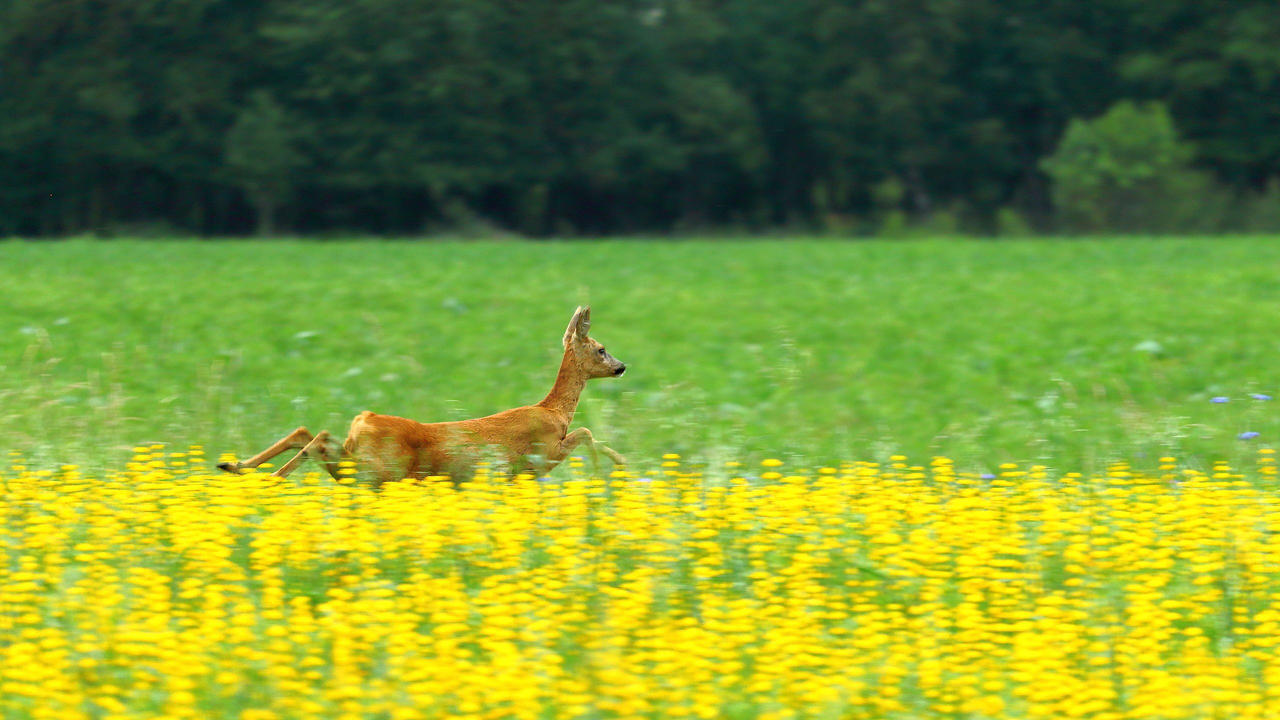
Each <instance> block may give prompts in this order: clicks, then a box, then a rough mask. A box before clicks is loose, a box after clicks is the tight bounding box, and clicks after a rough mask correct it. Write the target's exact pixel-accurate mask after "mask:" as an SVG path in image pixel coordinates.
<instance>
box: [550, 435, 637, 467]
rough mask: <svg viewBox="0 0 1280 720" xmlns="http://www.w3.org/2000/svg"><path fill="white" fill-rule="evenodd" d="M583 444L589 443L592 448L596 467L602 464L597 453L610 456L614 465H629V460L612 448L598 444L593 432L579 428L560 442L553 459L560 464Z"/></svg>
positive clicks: (588, 445)
mask: <svg viewBox="0 0 1280 720" xmlns="http://www.w3.org/2000/svg"><path fill="white" fill-rule="evenodd" d="M583 442H585V443H587V447H588V448H590V450H591V457H592V459H593V460H595V461H596V465H599V464H600V462H599V459H598V457H597V454H596V453H597V452H602V453H604V454H605V455H608V456H609V459H610V460H612V461H613V464H614V465H625V464H627V459H626V458H624V457H622V456H621V455H619V454H618V453H616V452H614V450H613V449H612V448H610V447H608V446H607V445H605V444H604V443H601V442H596V439H595V436H593V435H592V434H591V431H590V430H588V429H586V428H578V429H577V430H574V431H573V432H571V433H569V434H568V435H565V436H564V439H563V440H561V441H560V447H558V448H556V453H555V455H554V456H553V457H552V460H554V461H555V462H560V461H561V460H563V459H565V457H566V456H567V455H568V454H569V452H570V451H571V450H573V449H574V448H575V447H577V446H578V445H579V444H581V443H583Z"/></svg>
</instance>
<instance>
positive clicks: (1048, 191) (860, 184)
mask: <svg viewBox="0 0 1280 720" xmlns="http://www.w3.org/2000/svg"><path fill="white" fill-rule="evenodd" d="M779 229H784V230H792V229H797V230H802V231H806V232H820V233H831V234H838V235H849V236H858V235H882V236H895V235H906V234H910V233H913V232H924V233H933V234H948V233H957V232H965V233H980V234H1000V235H1028V234H1039V233H1054V234H1072V233H1113V232H1125V233H1135V232H1137V233H1146V232H1151V233H1216V232H1265V231H1273V232H1274V231H1277V230H1280V4H1277V3H1276V2H1274V0H1240V1H1237V2H1232V3H1204V2H1194V1H1191V0H1166V1H1164V2H1148V1H1144V0H1089V1H1087V2H1081V1H1079V0H1043V1H1036V2H1030V1H1028V0H1000V1H996V0H963V1H957V0H894V1H889V0H791V1H790V2H776V0H611V1H610V2H599V1H598V0H432V1H431V2H422V1H420V0H182V1H181V2H166V1H163V0H132V1H130V2H118V1H114V0H4V2H3V3H0V237H4V236H24V237H64V236H70V235H84V234H98V235H105V236H115V235H133V236H148V235H164V236H174V235H191V236H235V235H254V234H260V235H272V234H292V235H325V234H336V233H348V234H351V233H356V234H370V235H409V236H422V235H430V234H433V233H451V234H464V235H465V234H469V233H481V234H509V235H512V236H525V237H548V236H557V237H571V236H580V235H581V236H601V235H643V234H672V233H675V234H678V233H704V234H706V233H712V232H718V231H723V232H727V233H739V234H741V233H756V232H771V231H776V230H779Z"/></svg>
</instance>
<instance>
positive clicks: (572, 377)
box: [538, 349, 587, 422]
mask: <svg viewBox="0 0 1280 720" xmlns="http://www.w3.org/2000/svg"><path fill="white" fill-rule="evenodd" d="M586 385H587V375H586V373H584V372H582V370H581V368H579V367H578V363H577V358H576V357H574V354H573V350H572V349H570V350H566V351H565V353H564V359H563V360H561V361H560V372H558V373H557V374H556V384H555V385H552V386H551V392H549V393H547V396H546V397H545V398H543V399H542V402H540V403H538V405H540V406H542V407H544V408H547V409H548V410H551V411H553V412H556V413H559V414H561V415H563V416H564V417H565V419H566V422H568V421H572V420H573V413H574V411H576V410H577V409H578V397H579V396H580V395H582V388H584V387H586Z"/></svg>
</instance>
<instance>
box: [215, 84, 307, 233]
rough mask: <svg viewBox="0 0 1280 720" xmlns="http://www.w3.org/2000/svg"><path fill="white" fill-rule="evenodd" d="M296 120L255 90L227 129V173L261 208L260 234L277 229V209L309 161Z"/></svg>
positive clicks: (269, 98) (259, 217) (266, 96)
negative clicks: (299, 145) (298, 146)
mask: <svg viewBox="0 0 1280 720" xmlns="http://www.w3.org/2000/svg"><path fill="white" fill-rule="evenodd" d="M296 128H297V125H296V121H295V120H293V119H291V118H289V117H288V114H287V113H286V111H285V109H284V108H283V107H281V106H280V104H279V103H278V102H276V101H275V98H273V97H271V94H270V93H268V92H267V91H265V90H261V91H258V92H255V93H253V95H252V97H250V99H249V104H248V105H247V106H245V108H244V109H243V110H242V111H241V112H240V113H239V114H238V115H237V116H236V121H235V124H234V125H232V126H231V129H230V130H229V131H228V132H227V157H226V165H227V172H228V174H230V175H231V176H232V177H233V178H234V179H235V181H236V183H237V184H238V185H240V186H241V187H243V188H244V189H245V191H246V192H247V193H249V195H250V197H252V198H253V199H254V205H255V206H256V207H257V210H258V233H259V234H261V235H270V234H271V233H272V232H274V230H275V221H274V219H275V208H276V206H277V204H278V203H279V202H280V201H282V200H284V199H286V198H287V197H288V195H289V193H290V191H291V190H292V187H293V183H294V182H295V181H294V177H296V173H297V172H298V170H300V169H301V168H302V167H303V164H304V162H305V160H304V158H303V157H302V155H301V153H299V152H298V150H297V149H296V148H295V145H296V143H297V129H296Z"/></svg>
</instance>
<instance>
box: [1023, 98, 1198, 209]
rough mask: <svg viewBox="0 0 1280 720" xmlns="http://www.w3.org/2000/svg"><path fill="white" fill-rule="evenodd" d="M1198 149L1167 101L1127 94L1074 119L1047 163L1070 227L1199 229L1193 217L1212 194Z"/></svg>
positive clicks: (1057, 197) (1047, 171) (1059, 204)
mask: <svg viewBox="0 0 1280 720" xmlns="http://www.w3.org/2000/svg"><path fill="white" fill-rule="evenodd" d="M1192 154H1193V153H1192V149H1191V147H1190V146H1189V145H1187V144H1186V143H1184V142H1182V141H1181V140H1180V139H1179V137H1178V132H1177V129H1176V128H1175V127H1174V123H1173V117H1172V116H1171V115H1170V114H1169V111H1168V109H1167V108H1165V107H1164V106H1163V105H1161V104H1158V103H1145V104H1138V103H1133V102H1129V101H1124V102H1120V103H1117V104H1116V105H1114V106H1113V107H1112V108H1111V109H1109V110H1108V111H1107V112H1106V113H1105V114H1103V115H1102V116H1100V117H1098V118H1095V119H1093V120H1088V121H1085V120H1073V121H1072V122H1071V124H1070V125H1069V126H1068V127H1067V132H1066V134H1065V135H1064V136H1063V139H1062V143H1061V144H1060V145H1059V146H1058V149H1057V151H1056V152H1055V153H1054V154H1053V155H1052V156H1051V157H1049V158H1047V159H1046V160H1045V161H1044V163H1043V167H1044V170H1045V172H1046V173H1048V174H1049V176H1050V178H1051V179H1052V180H1053V198H1054V203H1055V204H1056V206H1057V208H1058V211H1059V216H1060V218H1061V221H1062V224H1063V226H1064V227H1066V228H1068V229H1071V230H1075V231H1084V232H1097V231H1100V230H1104V229H1108V228H1117V229H1122V230H1129V231H1135V230H1151V231H1177V230H1186V229H1195V226H1191V228H1189V227H1188V223H1189V222H1194V221H1195V220H1196V216H1197V215H1198V214H1201V213H1203V212H1205V210H1206V205H1207V203H1206V202H1205V200H1206V196H1207V195H1209V194H1210V184H1209V182H1208V181H1207V180H1206V179H1205V178H1204V177H1203V176H1202V175H1200V174H1198V173H1196V172H1195V171H1194V170H1192V169H1191V168H1190V166H1189V163H1190V160H1191V157H1192ZM1214 209H1215V210H1216V209H1217V208H1214ZM1216 219H1217V218H1216V217H1214V218H1212V220H1216ZM1212 220H1211V221H1212Z"/></svg>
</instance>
